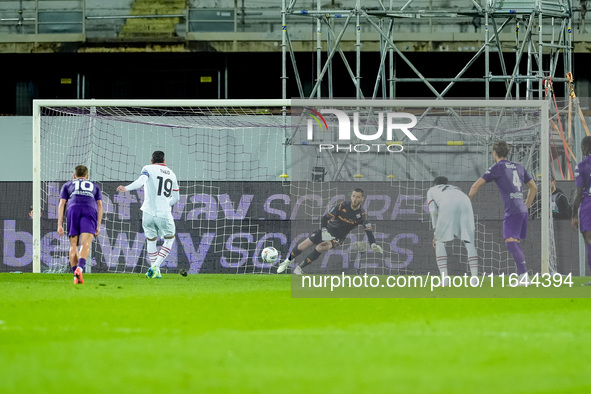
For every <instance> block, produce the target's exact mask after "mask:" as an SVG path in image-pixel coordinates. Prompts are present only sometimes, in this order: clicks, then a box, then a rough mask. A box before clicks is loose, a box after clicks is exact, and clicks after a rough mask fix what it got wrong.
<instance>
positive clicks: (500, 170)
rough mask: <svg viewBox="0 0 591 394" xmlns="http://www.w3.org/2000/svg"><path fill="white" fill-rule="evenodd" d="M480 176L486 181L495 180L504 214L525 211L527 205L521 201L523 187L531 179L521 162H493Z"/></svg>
mask: <svg viewBox="0 0 591 394" xmlns="http://www.w3.org/2000/svg"><path fill="white" fill-rule="evenodd" d="M481 178H482V179H484V180H485V181H486V183H488V182H493V181H494V182H496V184H497V187H498V188H499V193H500V194H501V198H502V200H503V203H504V204H505V216H507V215H511V214H515V213H527V207H526V206H525V202H524V201H523V187H524V185H525V184H526V183H528V182H529V181H531V180H532V177H531V176H530V175H529V174H528V173H527V171H525V168H523V166H522V165H521V164H517V163H513V162H511V161H509V160H500V161H498V162H497V163H495V164H493V166H492V167H490V168H489V169H488V171H486V172H485V173H484V175H482V177H481Z"/></svg>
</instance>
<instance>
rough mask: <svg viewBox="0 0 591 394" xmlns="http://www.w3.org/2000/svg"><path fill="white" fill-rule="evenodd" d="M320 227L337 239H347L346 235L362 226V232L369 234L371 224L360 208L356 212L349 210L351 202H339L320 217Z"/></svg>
mask: <svg viewBox="0 0 591 394" xmlns="http://www.w3.org/2000/svg"><path fill="white" fill-rule="evenodd" d="M321 225H322V227H326V228H327V229H328V231H329V232H330V234H331V235H332V236H333V237H335V238H338V239H341V240H343V239H345V238H347V234H349V233H350V232H351V230H353V229H354V228H355V227H357V226H359V225H362V226H363V228H364V230H365V231H366V232H368V236H369V235H370V234H371V232H372V230H371V223H369V221H368V220H367V213H366V212H365V210H364V209H363V208H361V207H359V208H358V209H357V210H353V209H352V208H351V201H341V202H340V203H338V204H337V205H335V206H334V207H332V209H331V210H330V211H328V212H327V213H326V215H324V216H323V217H322V221H321ZM371 238H373V234H372V235H371Z"/></svg>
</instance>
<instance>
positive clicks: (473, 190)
mask: <svg viewBox="0 0 591 394" xmlns="http://www.w3.org/2000/svg"><path fill="white" fill-rule="evenodd" d="M485 183H486V181H485V180H484V179H482V178H478V180H477V181H476V182H474V184H473V185H472V187H471V188H470V191H469V192H468V197H470V200H472V199H474V196H475V195H476V193H478V189H480V188H481V187H482V185H484V184H485Z"/></svg>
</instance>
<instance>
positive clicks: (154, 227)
mask: <svg viewBox="0 0 591 394" xmlns="http://www.w3.org/2000/svg"><path fill="white" fill-rule="evenodd" d="M142 226H143V227H144V235H145V236H146V238H148V239H150V238H156V237H160V238H164V237H172V236H173V235H174V234H175V232H176V227H175V225H174V219H173V218H172V216H171V217H169V218H159V217H156V216H152V215H150V214H149V213H145V212H144V213H143V216H142Z"/></svg>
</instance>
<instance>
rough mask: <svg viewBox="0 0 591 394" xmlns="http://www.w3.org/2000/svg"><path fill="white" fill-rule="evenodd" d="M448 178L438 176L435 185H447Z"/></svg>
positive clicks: (434, 181)
mask: <svg viewBox="0 0 591 394" xmlns="http://www.w3.org/2000/svg"><path fill="white" fill-rule="evenodd" d="M447 182H448V180H447V178H446V177H444V176H438V177H437V178H435V179H433V184H434V185H447Z"/></svg>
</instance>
